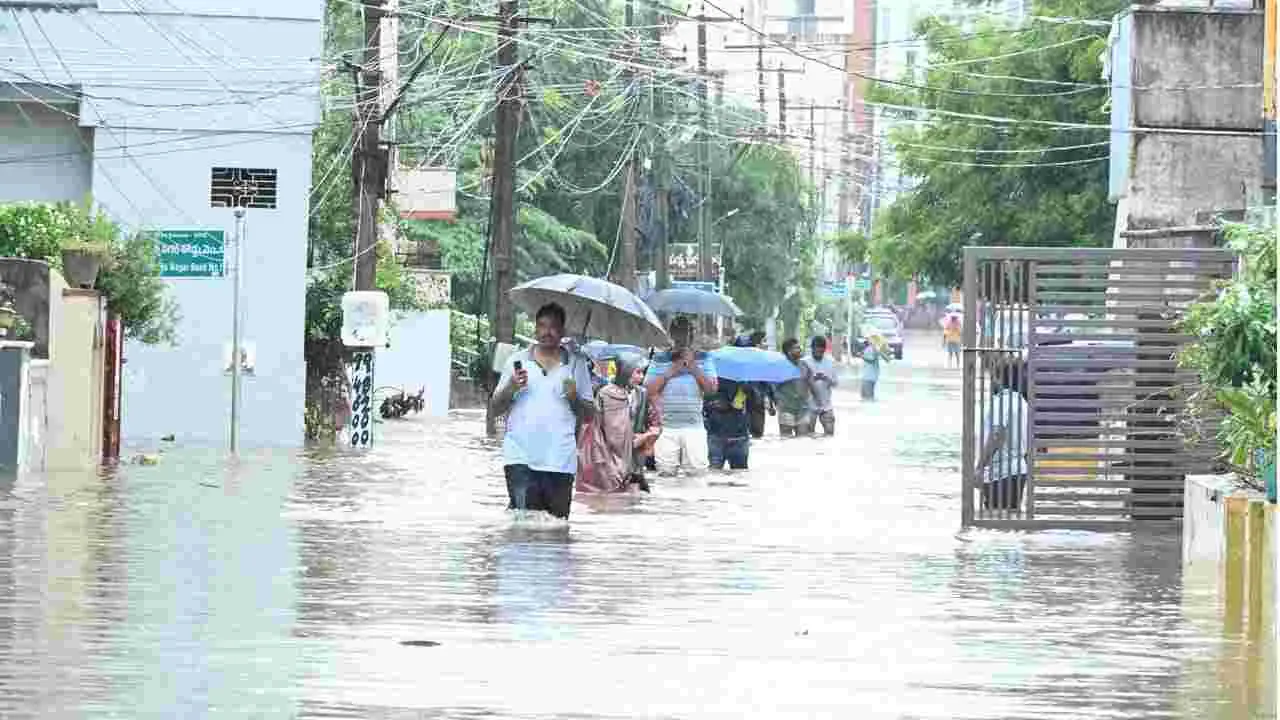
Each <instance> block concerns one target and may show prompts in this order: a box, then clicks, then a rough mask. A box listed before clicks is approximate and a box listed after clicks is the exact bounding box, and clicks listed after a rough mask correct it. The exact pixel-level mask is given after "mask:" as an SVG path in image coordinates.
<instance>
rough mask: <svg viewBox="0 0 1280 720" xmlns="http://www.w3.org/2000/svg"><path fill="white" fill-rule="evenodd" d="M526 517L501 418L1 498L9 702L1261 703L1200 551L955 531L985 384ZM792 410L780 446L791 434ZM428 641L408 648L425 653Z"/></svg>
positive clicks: (841, 406) (1098, 712) (37, 485)
mask: <svg viewBox="0 0 1280 720" xmlns="http://www.w3.org/2000/svg"><path fill="white" fill-rule="evenodd" d="M937 344H938V343H937V339H936V338H935V337H933V336H923V337H912V338H909V339H908V345H907V358H906V360H905V361H904V362H902V363H895V364H891V365H889V366H888V367H886V370H885V375H884V379H883V380H882V382H881V387H880V389H879V392H878V395H879V401H878V402H876V403H874V404H868V403H863V402H861V401H860V400H859V399H858V393H857V390H856V387H855V383H854V378H853V377H851V376H846V379H845V382H844V386H843V388H842V389H841V391H840V392H839V393H838V395H837V417H838V428H837V437H836V438H834V439H831V440H825V439H801V440H793V441H788V442H783V441H781V440H779V439H777V438H774V437H770V438H767V439H766V440H765V441H763V442H760V443H756V444H754V445H753V447H752V457H751V461H752V470H751V471H749V472H748V473H745V474H740V475H732V476H712V477H710V478H708V479H707V481H705V482H678V483H677V482H674V481H666V482H663V481H662V480H658V481H657V482H656V483H655V485H654V492H653V494H652V495H651V496H648V497H643V498H639V499H635V500H632V499H612V500H611V501H610V502H607V503H592V504H584V503H582V502H576V503H575V504H574V508H573V516H572V521H571V528H570V529H569V530H564V529H562V528H555V527H546V526H545V524H540V523H537V522H530V521H525V522H521V523H515V522H513V521H512V519H511V518H510V517H509V516H508V515H507V513H506V511H505V509H504V508H505V505H506V493H505V489H504V486H503V484H502V480H501V468H500V460H499V458H498V455H497V452H496V446H494V445H492V444H490V443H488V442H486V441H485V440H484V438H483V416H482V414H481V413H478V412H459V413H457V414H456V415H455V416H454V417H453V418H451V419H450V420H448V421H447V422H442V423H433V422H428V421H424V420H412V421H407V422H401V423H393V424H388V425H384V426H382V427H383V433H382V436H381V437H380V443H379V445H378V446H377V447H376V448H375V450H374V451H373V452H372V453H370V454H368V455H367V456H364V457H355V456H351V455H349V454H344V453H337V452H322V451H316V452H311V453H307V454H299V455H288V454H274V455H271V454H257V455H250V456H248V457H246V458H245V459H244V460H243V461H242V462H241V463H240V464H239V466H237V467H230V468H229V467H226V466H224V465H223V464H222V462H221V460H220V455H219V454H217V453H198V452H190V451H186V450H181V449H175V450H171V451H169V452H167V453H166V454H165V456H164V457H163V459H162V460H161V462H160V463H159V464H158V465H156V466H128V467H125V468H123V469H122V470H121V471H120V472H119V473H118V474H116V475H114V476H110V477H106V478H96V477H82V476H55V477H50V478H48V479H47V480H46V479H32V480H27V481H23V482H20V483H18V485H17V486H16V487H13V488H9V489H6V492H4V493H3V494H0V717H4V718H26V717H42V718H43V717H53V718H137V717H157V718H159V717H181V718H205V717H208V718H213V717H218V718H224V717H246V718H248V717H253V718H259V717H260V718H277V717H298V718H513V719H514V718H520V719H530V718H639V717H645V718H690V719H695V718H697V719H701V718H726V719H729V718H733V719H739V718H744V717H752V718H816V717H833V718H834V717H841V718H1063V719H1067V718H1070V719H1073V720H1074V719H1078V718H1187V719H1191V718H1224V719H1225V718H1232V719H1235V718H1268V717H1275V700H1274V694H1273V693H1274V687H1273V685H1272V684H1271V683H1270V682H1267V681H1266V680H1265V679H1264V678H1270V677H1274V669H1273V668H1270V667H1269V666H1268V665H1267V662H1268V660H1267V658H1266V657H1265V656H1266V652H1264V650H1263V649H1262V648H1260V647H1257V646H1252V645H1248V644H1246V643H1245V642H1243V641H1242V639H1241V638H1239V637H1237V636H1234V635H1224V633H1223V631H1222V623H1221V622H1215V619H1214V618H1215V613H1216V604H1215V603H1216V601H1215V599H1214V597H1213V592H1212V591H1213V588H1212V587H1211V586H1204V587H1200V586H1196V587H1184V583H1183V578H1182V572H1181V552H1180V545H1179V540H1178V538H1176V537H1141V536H1131V535H1095V534H1088V533H1070V532H1061V533H1040V534H1034V535H1029V534H1016V533H999V532H973V533H960V532H959V531H958V530H959V528H958V526H959V480H958V478H959V464H960V416H961V406H960V379H959V373H958V371H948V370H946V369H945V367H944V360H943V355H942V352H941V349H940V348H938V347H937ZM775 428H776V426H772V425H771V432H775V433H776V429H775ZM406 643H408V644H406Z"/></svg>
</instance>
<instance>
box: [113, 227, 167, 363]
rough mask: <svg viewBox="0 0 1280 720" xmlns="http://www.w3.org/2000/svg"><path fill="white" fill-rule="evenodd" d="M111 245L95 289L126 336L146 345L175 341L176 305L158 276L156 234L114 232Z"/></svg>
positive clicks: (158, 263)
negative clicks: (123, 234) (100, 294)
mask: <svg viewBox="0 0 1280 720" xmlns="http://www.w3.org/2000/svg"><path fill="white" fill-rule="evenodd" d="M110 247H111V250H110V254H109V259H108V260H107V262H106V263H105V264H104V265H103V266H102V270H101V271H99V273H98V289H99V290H101V291H102V293H103V294H104V295H106V297H107V305H108V306H109V307H110V308H111V309H112V311H113V312H115V313H116V314H117V315H119V316H120V322H121V324H122V325H123V326H124V330H125V337H127V338H129V339H130V340H137V341H139V342H142V343H145V344H147V345H158V344H162V343H163V344H168V345H173V344H176V343H177V340H178V337H177V323H178V319H179V315H178V304H177V302H176V301H175V300H174V299H173V297H172V296H170V295H169V293H168V288H167V287H166V286H165V282H164V280H162V279H161V278H160V260H159V249H158V247H157V246H156V239H155V236H154V235H152V234H151V233H133V234H131V235H125V236H120V235H117V236H116V238H115V240H114V241H113V242H112V244H111V246H110Z"/></svg>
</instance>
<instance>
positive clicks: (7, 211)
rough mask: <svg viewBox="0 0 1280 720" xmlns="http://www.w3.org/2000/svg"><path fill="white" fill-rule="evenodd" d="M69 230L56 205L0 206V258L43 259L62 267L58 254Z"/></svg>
mask: <svg viewBox="0 0 1280 720" xmlns="http://www.w3.org/2000/svg"><path fill="white" fill-rule="evenodd" d="M71 228H72V225H71V221H70V218H69V217H68V216H67V214H66V212H64V210H63V208H62V207H61V206H58V205H51V204H48V203H13V204H9V205H0V256H3V257H21V258H30V259H32V260H43V261H45V262H47V263H50V264H52V265H55V266H57V267H61V266H62V259H61V258H60V257H59V251H60V250H61V249H62V241H63V238H65V237H67V236H69V235H70V234H71Z"/></svg>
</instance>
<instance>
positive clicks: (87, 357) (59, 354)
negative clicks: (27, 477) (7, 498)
mask: <svg viewBox="0 0 1280 720" xmlns="http://www.w3.org/2000/svg"><path fill="white" fill-rule="evenodd" d="M61 299H62V303H61V305H62V307H61V308H60V312H59V315H58V324H57V326H56V328H55V330H54V334H55V335H56V336H57V338H58V344H57V351H56V353H54V355H53V357H51V358H50V364H51V372H50V377H49V408H48V412H49V438H48V445H47V450H46V453H47V458H48V467H49V469H50V470H71V469H82V468H86V467H92V466H94V465H97V464H98V463H100V462H101V460H102V402H103V397H102V396H103V382H102V371H103V363H104V362H105V349H106V348H105V345H104V343H103V339H104V333H103V327H102V320H103V309H104V302H105V301H104V300H103V298H102V295H101V294H100V293H98V292H96V291H92V290H78V289H74V288H70V289H66V290H63V291H62V298H61Z"/></svg>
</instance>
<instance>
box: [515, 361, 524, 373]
mask: <svg viewBox="0 0 1280 720" xmlns="http://www.w3.org/2000/svg"><path fill="white" fill-rule="evenodd" d="M515 368H516V372H519V371H521V370H523V369H524V363H522V362H520V361H519V360H517V361H516V365H515Z"/></svg>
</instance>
